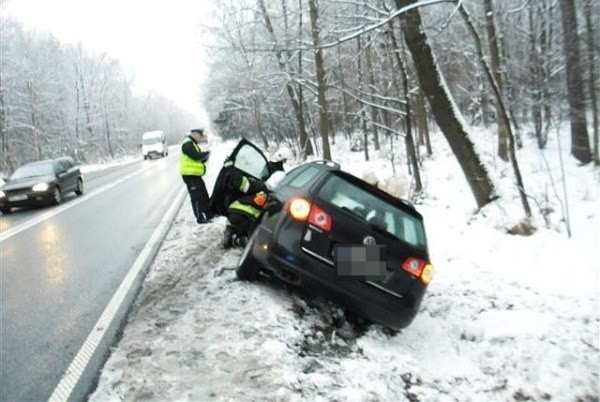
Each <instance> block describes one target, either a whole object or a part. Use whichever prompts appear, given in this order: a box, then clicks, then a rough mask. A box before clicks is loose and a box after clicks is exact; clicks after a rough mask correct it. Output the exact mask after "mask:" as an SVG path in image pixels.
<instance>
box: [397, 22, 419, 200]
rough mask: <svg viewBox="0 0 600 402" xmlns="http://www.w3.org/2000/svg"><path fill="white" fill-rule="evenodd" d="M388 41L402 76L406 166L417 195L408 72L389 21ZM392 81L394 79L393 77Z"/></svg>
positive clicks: (415, 159) (416, 159)
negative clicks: (412, 179)
mask: <svg viewBox="0 0 600 402" xmlns="http://www.w3.org/2000/svg"><path fill="white" fill-rule="evenodd" d="M388 32H389V36H390V42H391V43H392V47H393V49H394V51H393V54H394V56H395V59H396V60H395V61H396V63H397V64H398V68H399V69H400V76H401V78H402V98H403V101H404V113H405V121H406V138H405V141H406V153H407V157H408V166H409V167H410V168H411V169H410V170H412V173H413V177H414V178H415V193H416V195H418V194H419V193H421V192H422V191H423V182H422V181H421V171H420V169H419V160H418V158H417V146H416V144H415V140H414V135H413V129H412V126H413V124H412V119H411V114H412V111H411V108H410V91H409V88H408V86H409V82H408V73H407V72H406V66H405V64H404V61H403V60H402V57H400V54H401V52H402V54H403V55H404V54H405V51H404V49H400V46H399V45H398V41H397V40H396V36H395V35H394V24H393V22H390V29H389V31H388ZM394 83H395V84H397V83H396V80H395V79H394ZM400 93H401V92H400V88H398V97H400Z"/></svg>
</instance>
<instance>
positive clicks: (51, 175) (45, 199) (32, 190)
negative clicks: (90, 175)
mask: <svg viewBox="0 0 600 402" xmlns="http://www.w3.org/2000/svg"><path fill="white" fill-rule="evenodd" d="M72 191H74V192H75V194H77V195H81V194H83V177H82V175H81V171H80V169H79V166H77V165H76V163H75V161H74V160H73V158H71V157H68V156H65V157H61V158H56V159H48V160H43V161H37V162H31V163H27V164H25V165H22V166H20V167H19V168H17V170H15V172H14V173H13V174H12V176H11V177H10V178H9V179H8V181H7V182H6V183H5V184H4V186H2V188H1V189H0V211H2V213H4V214H8V213H10V212H11V210H12V208H17V207H33V206H44V205H55V204H60V203H61V202H62V199H63V196H64V195H65V194H67V193H70V192H72Z"/></svg>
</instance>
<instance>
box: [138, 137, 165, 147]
mask: <svg viewBox="0 0 600 402" xmlns="http://www.w3.org/2000/svg"><path fill="white" fill-rule="evenodd" d="M161 142H162V139H161V138H160V137H150V138H144V139H143V140H142V144H144V145H153V144H160V143H161Z"/></svg>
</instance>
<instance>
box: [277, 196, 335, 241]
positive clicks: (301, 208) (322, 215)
mask: <svg viewBox="0 0 600 402" xmlns="http://www.w3.org/2000/svg"><path fill="white" fill-rule="evenodd" d="M286 209H287V210H288V212H289V214H290V216H291V217H292V218H294V219H296V220H298V221H308V223H310V224H311V225H313V226H316V227H317V228H319V229H321V230H324V231H326V232H329V231H330V230H331V225H332V223H333V221H332V219H331V215H329V214H328V213H327V212H325V211H323V209H321V208H320V207H318V206H317V205H315V204H312V203H311V202H310V201H308V200H307V199H305V198H301V197H298V198H292V199H291V200H290V201H289V202H288V204H287V208H286Z"/></svg>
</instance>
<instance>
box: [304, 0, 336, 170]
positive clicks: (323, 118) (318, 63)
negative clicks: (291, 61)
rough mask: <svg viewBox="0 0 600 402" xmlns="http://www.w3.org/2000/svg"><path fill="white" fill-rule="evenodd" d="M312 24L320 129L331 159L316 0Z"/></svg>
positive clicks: (312, 0)
mask: <svg viewBox="0 0 600 402" xmlns="http://www.w3.org/2000/svg"><path fill="white" fill-rule="evenodd" d="M308 6H309V8H310V26H311V33H312V39H313V46H314V47H315V70H316V75H317V91H318V101H319V129H320V131H321V143H322V145H323V158H324V159H327V160H331V150H330V149H329V107H328V106H327V83H326V82H325V62H324V61H323V50H322V49H321V39H320V37H319V9H318V6H317V1H316V0H309V1H308Z"/></svg>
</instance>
